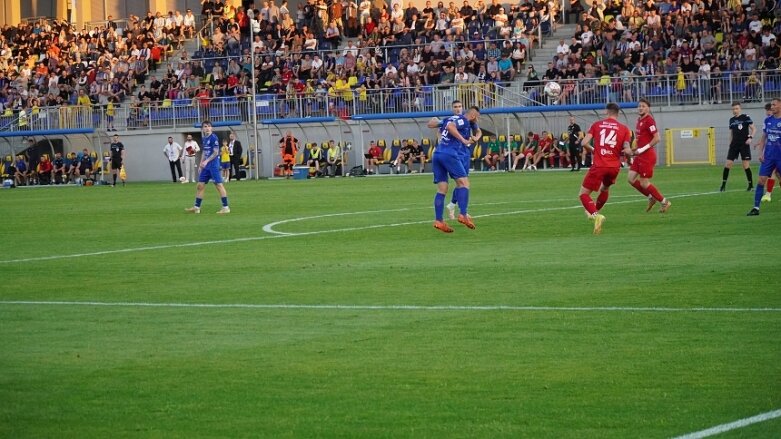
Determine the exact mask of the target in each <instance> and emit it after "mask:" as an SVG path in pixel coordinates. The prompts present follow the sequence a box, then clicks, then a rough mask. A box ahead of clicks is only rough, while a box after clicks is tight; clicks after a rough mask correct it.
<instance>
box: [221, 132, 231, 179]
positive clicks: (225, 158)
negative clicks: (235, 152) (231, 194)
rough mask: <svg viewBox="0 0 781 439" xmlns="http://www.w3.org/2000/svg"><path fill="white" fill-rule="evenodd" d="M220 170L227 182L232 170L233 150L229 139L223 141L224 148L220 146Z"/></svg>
mask: <svg viewBox="0 0 781 439" xmlns="http://www.w3.org/2000/svg"><path fill="white" fill-rule="evenodd" d="M220 172H221V173H222V179H223V180H224V181H225V182H226V183H227V182H228V180H229V178H230V172H231V152H230V148H228V139H225V140H223V141H222V148H220Z"/></svg>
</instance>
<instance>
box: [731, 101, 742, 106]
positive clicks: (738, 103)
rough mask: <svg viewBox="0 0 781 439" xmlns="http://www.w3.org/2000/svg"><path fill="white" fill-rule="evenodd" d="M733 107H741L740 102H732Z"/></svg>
mask: <svg viewBox="0 0 781 439" xmlns="http://www.w3.org/2000/svg"><path fill="white" fill-rule="evenodd" d="M732 106H733V107H740V102H739V101H733V102H732Z"/></svg>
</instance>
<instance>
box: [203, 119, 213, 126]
mask: <svg viewBox="0 0 781 439" xmlns="http://www.w3.org/2000/svg"><path fill="white" fill-rule="evenodd" d="M206 125H209V126H212V123H211V121H208V120H204V121H203V122H201V126H206Z"/></svg>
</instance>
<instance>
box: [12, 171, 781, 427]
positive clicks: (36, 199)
mask: <svg viewBox="0 0 781 439" xmlns="http://www.w3.org/2000/svg"><path fill="white" fill-rule="evenodd" d="M582 178H583V173H578V174H576V173H570V172H537V173H515V174H507V173H492V174H478V175H473V176H472V178H471V180H472V191H471V197H470V201H471V206H470V212H471V213H472V215H473V216H474V218H475V222H476V224H477V229H476V230H469V229H467V228H465V227H463V226H461V225H460V224H457V223H456V222H455V221H451V225H453V227H454V228H455V229H456V230H455V233H453V234H449V235H446V234H443V233H441V232H439V231H437V230H435V229H433V228H432V215H433V213H432V201H433V195H434V185H433V184H431V175H430V174H429V175H411V176H407V177H404V176H388V177H376V178H375V177H370V178H346V179H319V180H308V181H262V182H254V181H244V182H238V183H233V182H231V183H230V184H228V185H227V190H228V194H229V197H230V202H231V210H232V213H231V214H229V215H226V216H220V215H216V214H215V213H214V212H216V211H217V210H218V209H219V199H218V197H217V194H216V191H214V189H213V188H211V187H209V188H207V192H206V197H205V201H204V208H203V211H202V213H201V214H200V215H192V214H189V215H188V214H186V213H184V211H183V210H184V208H185V207H189V206H190V205H192V201H193V193H194V187H193V185H181V184H170V183H169V184H164V183H156V184H153V183H144V184H132V183H131V184H128V186H127V187H124V188H123V187H116V188H111V187H106V186H98V187H71V188H39V189H16V190H5V191H1V192H0V214H1V215H0V217H1V218H2V219H3V225H2V236H3V243H4V244H5V245H4V246H3V254H2V255H1V256H0V285H2V286H1V287H0V401H2V404H0V437H9V438H25V437H32V438H40V437H80V438H82V437H137V436H142V437H150V436H151V437H166V438H168V437H217V436H219V437H275V438H276V437H444V438H457V437H464V438H467V437H468V438H473V437H490V438H493V437H509V438H517V437H529V438H540V437H552V438H561V437H574V438H592V437H593V438H629V437H631V438H639V437H643V438H646V437H648V438H664V437H676V436H680V435H684V434H687V433H692V432H697V431H701V430H704V429H708V428H711V427H714V426H719V425H722V424H726V423H730V422H733V421H737V420H741V419H746V418H751V417H753V416H755V415H760V414H767V413H769V412H773V413H775V412H774V411H776V410H778V409H781V342H780V341H779V340H781V339H780V338H779V334H781V267H779V253H778V249H779V242H781V239H779V238H780V237H781V194H776V196H777V199H775V200H774V201H773V202H771V203H768V204H763V206H762V214H761V215H760V216H758V217H746V216H745V215H746V212H747V211H748V210H749V209H750V207H751V205H752V203H753V193H747V192H746V191H745V178H744V177H743V175H742V173H741V172H733V175H732V177H731V179H730V182H729V186H728V191H727V192H725V193H718V192H717V190H718V186H719V184H720V181H721V180H720V178H721V168H720V167H680V168H662V169H658V170H657V175H656V176H655V178H654V181H655V183H656V184H657V186H658V187H659V189H660V190H661V191H662V193H663V194H665V195H666V196H668V197H669V198H670V199H671V200H672V203H673V205H672V208H671V209H670V211H669V212H668V213H666V214H659V213H658V212H657V211H656V210H654V211H652V212H651V213H646V212H645V206H646V200H645V199H644V198H642V197H641V196H640V195H639V194H637V193H636V191H634V189H633V188H631V187H630V186H629V185H628V184H627V183H626V181H625V179H626V173H625V171H622V174H621V175H620V177H619V182H618V184H617V185H616V186H615V187H614V189H613V191H612V192H611V199H610V201H609V202H608V204H607V206H605V208H604V209H603V210H602V213H603V214H604V215H605V216H606V217H607V220H606V222H605V225H604V231H603V234H602V235H599V236H594V235H593V234H592V223H591V222H589V221H588V220H587V219H586V217H585V216H584V214H583V209H582V207H581V206H580V203H579V200H578V197H577V194H578V189H579V187H580V182H581V180H582ZM761 421H762V422H756V423H752V424H751V425H748V426H745V427H735V426H733V427H725V428H724V430H729V431H727V432H726V433H725V434H722V435H721V436H719V437H729V438H733V437H745V438H777V437H781V418H780V417H779V414H778V413H776V414H775V415H766V416H764V417H763V418H762V419H761Z"/></svg>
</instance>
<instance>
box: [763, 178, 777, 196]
mask: <svg viewBox="0 0 781 439" xmlns="http://www.w3.org/2000/svg"><path fill="white" fill-rule="evenodd" d="M775 185H776V181H775V180H773V179H772V178H768V179H767V185H765V192H767V193H769V194H772V193H773V186H775Z"/></svg>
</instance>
